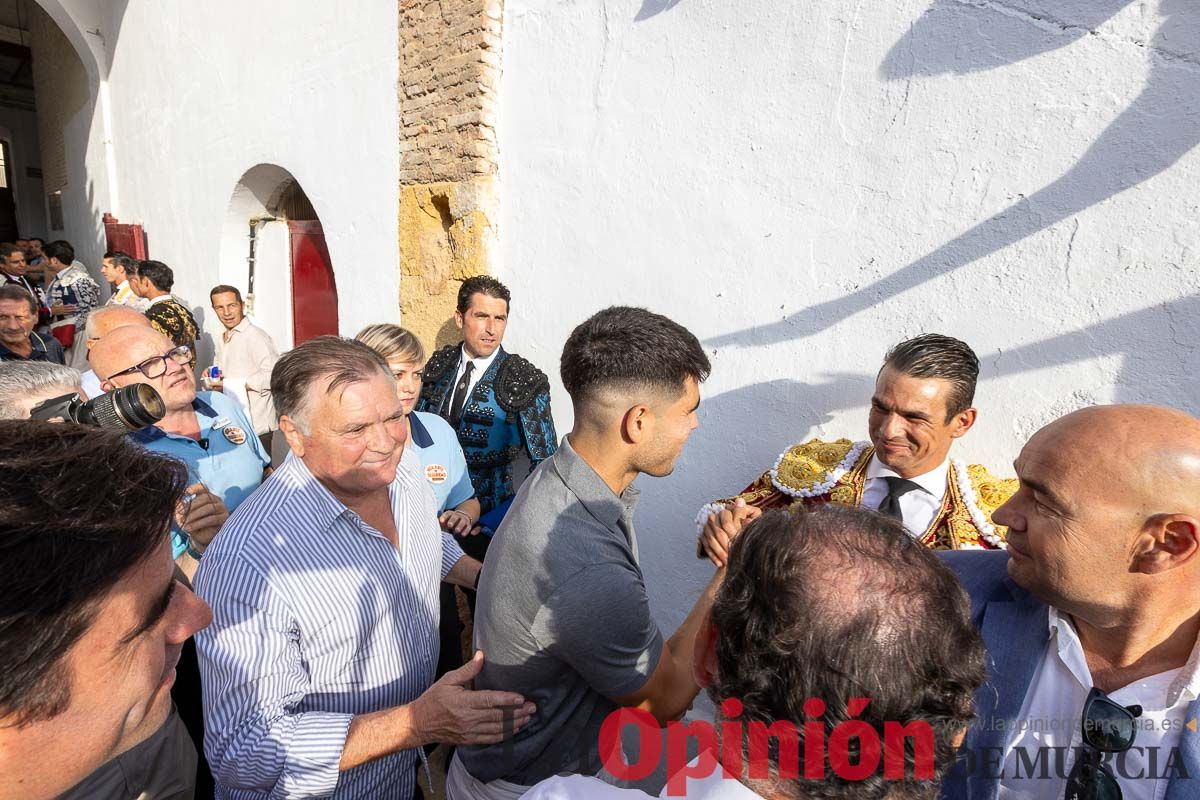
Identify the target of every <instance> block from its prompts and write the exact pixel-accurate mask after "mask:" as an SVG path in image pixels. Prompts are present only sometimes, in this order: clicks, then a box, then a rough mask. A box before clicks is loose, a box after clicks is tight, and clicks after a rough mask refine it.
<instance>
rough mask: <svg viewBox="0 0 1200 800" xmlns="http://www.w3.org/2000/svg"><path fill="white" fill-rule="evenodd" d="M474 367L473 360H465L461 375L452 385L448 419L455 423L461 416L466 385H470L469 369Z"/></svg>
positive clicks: (465, 399) (465, 400)
mask: <svg viewBox="0 0 1200 800" xmlns="http://www.w3.org/2000/svg"><path fill="white" fill-rule="evenodd" d="M474 369H475V362H474V361H467V366H466V368H465V369H463V374H462V377H461V378H459V379H458V383H456V384H455V385H454V399H452V400H451V401H450V421H451V422H452V423H454V424H455V425H457V424H458V421H459V420H460V419H461V418H462V411H463V405H465V404H466V402H467V387H468V386H470V385H471V371H472V370H474Z"/></svg>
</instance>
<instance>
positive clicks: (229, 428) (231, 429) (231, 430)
mask: <svg viewBox="0 0 1200 800" xmlns="http://www.w3.org/2000/svg"><path fill="white" fill-rule="evenodd" d="M221 433H223V434H225V438H226V439H228V440H229V441H231V442H233V443H234V444H244V443H245V442H246V432H245V431H244V430H242V429H241V428H239V427H238V426H237V425H226V426H225V427H224V428H222V429H221Z"/></svg>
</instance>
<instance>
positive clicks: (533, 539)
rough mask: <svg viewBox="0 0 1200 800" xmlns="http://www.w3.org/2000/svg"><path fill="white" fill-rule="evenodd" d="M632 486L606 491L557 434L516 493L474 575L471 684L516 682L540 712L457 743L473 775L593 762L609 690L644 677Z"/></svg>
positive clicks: (629, 687) (541, 771)
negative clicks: (479, 661)
mask: <svg viewBox="0 0 1200 800" xmlns="http://www.w3.org/2000/svg"><path fill="white" fill-rule="evenodd" d="M637 495H638V492H637V490H636V489H634V488H633V487H630V488H629V489H626V490H625V492H624V494H623V495H622V496H620V497H618V496H616V495H615V494H613V492H612V490H611V489H609V488H608V485H607V484H605V483H604V481H603V480H602V479H601V478H600V476H599V475H597V474H596V472H595V470H593V469H592V468H591V467H590V466H588V464H587V462H585V461H584V460H583V459H582V458H580V457H579V455H578V454H577V453H576V452H575V450H574V449H573V448H572V447H571V445H570V442H568V441H567V439H566V438H564V439H563V441H562V445H561V446H560V447H559V449H558V452H556V453H555V454H554V455H553V456H551V457H550V458H549V459H547V460H546V461H545V462H543V463H542V464H541V465H540V466H539V467H538V469H537V471H535V472H534V473H533V475H531V476H530V477H529V478H528V479H527V480H526V481H525V484H524V485H523V486H522V487H521V491H520V492H519V493H518V494H517V497H516V499H515V500H514V501H513V504H512V508H510V509H509V511H508V514H507V515H506V516H505V518H504V522H503V523H502V524H501V525H500V529H499V530H498V531H497V532H496V536H495V539H494V540H493V541H492V544H491V547H490V549H489V550H488V554H487V563H486V566H485V567H484V570H483V575H482V577H481V579H480V581H479V602H478V604H477V607H476V610H475V646H476V647H477V648H479V649H481V650H483V652H484V655H485V660H484V666H483V672H482V673H481V674H480V675H479V677H477V678H476V679H475V688H476V689H503V690H507V691H513V692H519V693H520V694H522V695H524V697H525V699H526V700H529V701H532V702H533V703H535V704H536V705H537V713H535V714H534V716H533V719H532V720H531V721H530V723H529V724H528V725H527V726H526V727H525V728H523V729H522V730H521V731H520V732H518V733H517V734H516V736H514V737H513V738H512V739H510V740H508V741H506V742H502V743H500V744H497V745H489V746H476V747H460V748H458V755H459V758H460V759H461V760H462V762H463V766H465V767H466V768H467V771H468V772H470V773H471V775H473V776H474V777H475V778H476V779H477V780H480V781H485V782H486V781H491V780H495V779H497V778H502V779H504V780H506V781H510V782H512V783H517V784H521V785H524V786H531V785H533V784H535V783H537V782H538V781H541V780H544V779H545V778H549V777H551V776H552V775H557V774H561V773H566V772H579V773H587V774H594V773H595V772H596V771H597V770H599V768H600V767H601V766H602V765H601V764H600V762H599V756H598V750H599V736H600V726H601V725H602V724H603V722H604V719H605V717H607V716H608V714H609V713H611V712H612V711H614V710H615V709H616V708H617V706H616V704H615V703H613V701H612V700H610V699H609V698H612V697H620V696H622V695H628V694H632V693H634V692H636V691H637V690H638V689H641V688H642V687H643V686H644V685H645V684H646V681H647V680H649V678H650V675H651V674H652V673H653V672H654V669H655V667H656V666H657V665H658V659H659V657H660V656H661V655H662V648H663V638H662V634H661V633H660V632H659V630H658V626H657V625H655V624H654V620H653V619H652V618H651V616H650V601H649V598H648V597H647V596H646V585H645V581H644V580H643V578H642V569H641V567H640V566H639V565H638V561H637V540H636V538H635V537H634V533H633V507H634V505H635V503H636V502H637Z"/></svg>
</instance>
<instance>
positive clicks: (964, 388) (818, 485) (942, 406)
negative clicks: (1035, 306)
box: [696, 333, 1016, 564]
mask: <svg viewBox="0 0 1200 800" xmlns="http://www.w3.org/2000/svg"><path fill="white" fill-rule="evenodd" d="M978 378H979V359H978V358H977V357H976V356H975V353H974V351H973V350H971V348H970V347H969V346H968V345H967V343H966V342H962V341H959V340H958V339H954V338H951V337H949V336H943V335H941V334H936V333H927V334H924V335H922V336H917V337H915V338H913V339H908V340H906V341H903V342H901V343H900V344H898V345H896V346H895V347H893V348H892V349H891V350H890V351H889V352H888V354H887V356H886V357H885V358H884V362H883V366H882V367H881V368H880V369H879V374H878V375H877V376H876V378H875V391H874V393H873V394H872V395H871V400H870V407H871V410H870V414H869V415H868V419H867V430H868V432H869V434H870V440H869V441H864V442H852V441H850V440H849V439H838V440H837V441H834V442H823V441H821V440H819V439H811V440H809V441H807V442H805V443H803V444H798V445H794V446H793V447H790V448H788V449H787V450H786V451H784V453H783V454H782V455H781V456H779V459H778V460H777V461H776V462H775V466H773V467H772V468H771V469H769V470H767V471H766V472H764V473H763V474H762V475H761V476H760V477H759V478H758V480H756V481H754V483H752V484H750V485H749V486H747V487H746V488H745V489H743V490H742V491H741V492H740V493H739V494H737V495H734V496H733V497H729V498H725V499H722V500H716V501H713V502H712V503H709V504H708V505H705V506H704V507H703V508H702V509H700V514H699V515H698V516H697V518H696V524H697V527H698V528H699V529H700V541H699V542H698V545H697V554H698V555H701V556H704V555H707V556H708V557H709V559H711V560H712V561H713V563H718V564H719V563H723V562H724V560H725V557H726V555H727V554H728V547H729V542H730V540H731V539H732V538H733V537H734V536H736V535H737V532H738V531H739V530H741V527H742V526H743V525H744V524H745V523H746V522H747V521H749V520H751V519H753V518H754V517H756V516H757V515H758V514H759V513H761V511H762V510H763V509H767V508H783V507H787V506H791V505H801V506H805V507H810V508H811V507H813V506H818V505H823V504H825V503H842V504H844V505H853V506H859V505H861V506H865V507H867V508H872V509H876V510H878V511H881V512H882V513H884V514H887V515H888V516H891V517H894V518H896V519H898V520H900V521H901V522H902V523H904V527H905V528H907V529H908V531H909V533H911V534H912V535H913V536H915V537H916V538H917V539H919V540H920V541H921V543H922V544H924V545H926V546H927V547H931V548H933V549H935V550H957V549H960V548H964V549H984V550H994V549H1003V547H1004V528H1003V527H1002V526H999V525H996V524H995V523H993V522H992V518H991V512H992V510H994V509H995V508H996V507H997V506H999V505H1000V504H1001V503H1003V502H1004V501H1005V499H1007V498H1008V496H1009V495H1011V494H1012V493H1013V491H1014V490H1015V489H1016V482H1015V481H1012V480H1001V479H999V478H996V477H995V476H993V475H992V474H991V473H990V472H988V471H987V469H985V468H984V467H983V466H981V465H979V464H965V463H963V462H961V461H959V460H958V459H955V458H952V457H951V456H950V450H951V447H952V445H953V444H954V442H955V441H956V440H957V439H959V438H961V437H963V436H965V435H966V434H967V432H968V431H970V430H971V427H972V426H973V425H974V424H975V418H976V416H977V413H978V412H977V411H976V409H975V407H974V405H973V403H974V401H975V384H976V381H977V380H978Z"/></svg>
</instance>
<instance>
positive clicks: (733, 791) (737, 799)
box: [659, 756, 761, 800]
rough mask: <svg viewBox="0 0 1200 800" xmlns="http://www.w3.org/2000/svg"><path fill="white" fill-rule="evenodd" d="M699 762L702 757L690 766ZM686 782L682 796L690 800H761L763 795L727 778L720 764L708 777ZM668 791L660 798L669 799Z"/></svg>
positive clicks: (691, 779) (731, 778)
mask: <svg viewBox="0 0 1200 800" xmlns="http://www.w3.org/2000/svg"><path fill="white" fill-rule="evenodd" d="M699 761H700V756H696V757H695V758H693V759H692V760H691V762H690V763H689V764H688V766H689V767H694V766H695V765H696V764H697V763H698V762H699ZM686 780H687V785H686V788H685V789H684V792H683V795H682V796H683V797H686V798H689V800H761V795H758V794H756V793H754V792H752V791H751V790H750V788H749V787H747V786H746V785H745V784H744V783H742V782H741V781H739V780H737V779H736V778H733V777H732V776H731V777H728V778H726V777H725V770H724V768H723V767H722V766H721V764H720V763H717V764H716V765H714V769H713V771H712V773H711V774H709V775H708V777H705V778H691V777H689V778H687V779H686ZM667 791H668V789H667V787H664V788H663V790H662V794H660V795H659V797H669V796H670V795H668V794H667Z"/></svg>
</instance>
